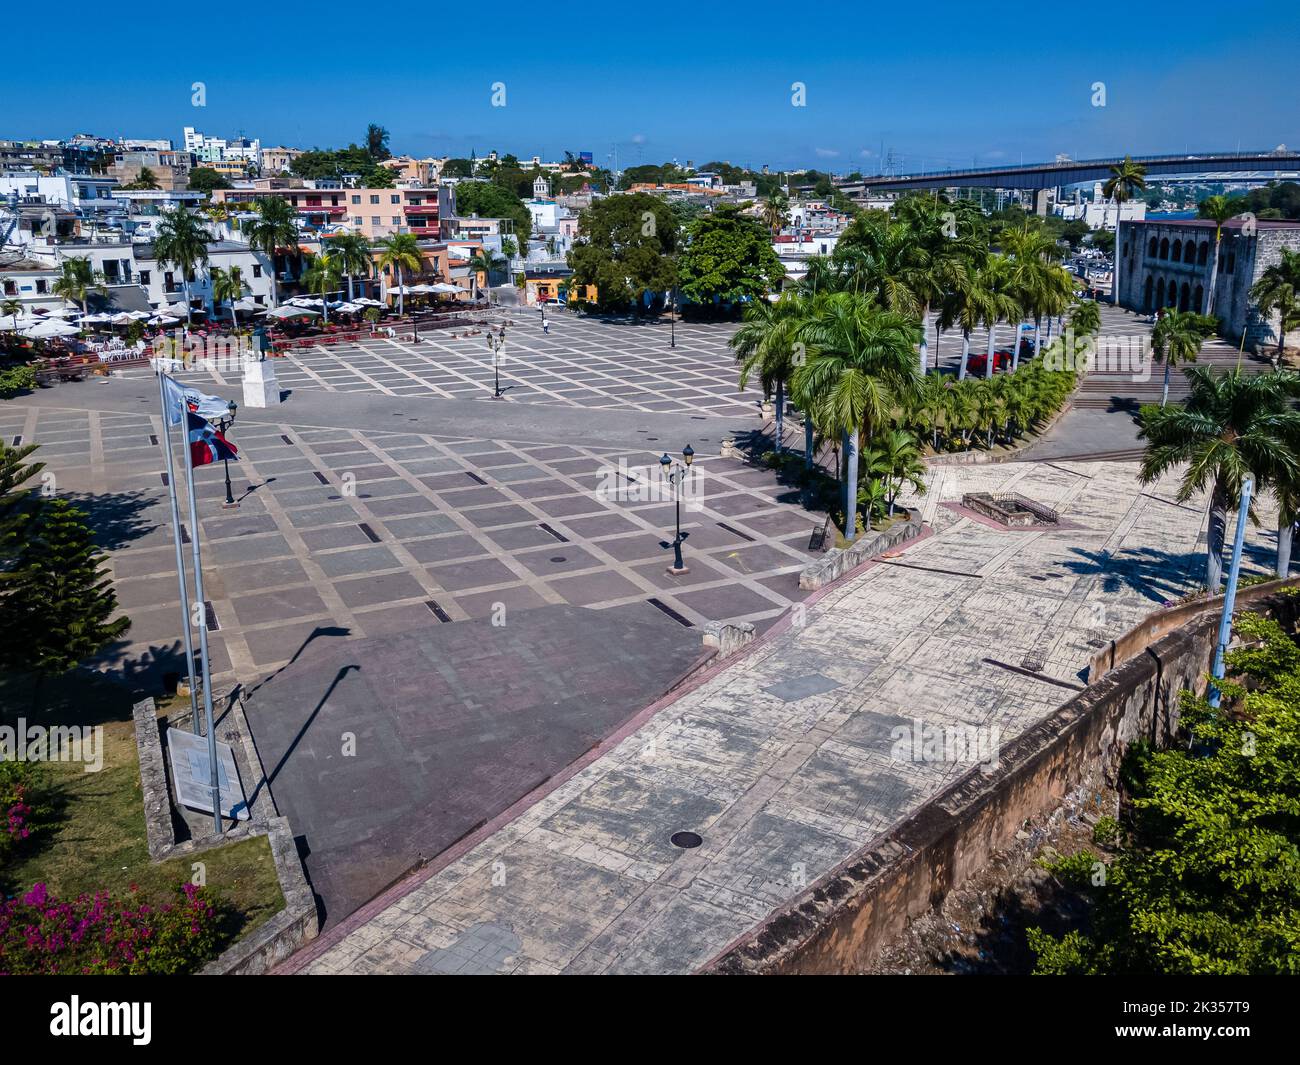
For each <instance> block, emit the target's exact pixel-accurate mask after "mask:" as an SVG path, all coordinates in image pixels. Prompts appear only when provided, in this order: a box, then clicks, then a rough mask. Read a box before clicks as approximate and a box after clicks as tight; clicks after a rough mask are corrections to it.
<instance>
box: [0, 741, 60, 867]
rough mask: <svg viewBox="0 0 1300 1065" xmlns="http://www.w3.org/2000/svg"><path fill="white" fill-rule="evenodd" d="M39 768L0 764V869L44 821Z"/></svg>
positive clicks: (43, 786)
mask: <svg viewBox="0 0 1300 1065" xmlns="http://www.w3.org/2000/svg"><path fill="white" fill-rule="evenodd" d="M43 768H44V767H43V766H41V765H40V764H39V763H36V762H20V761H0V866H2V865H4V862H5V859H6V858H8V857H9V856H10V855H11V854H13V853H14V852H16V851H17V850H18V849H19V847H21V846H22V845H23V844H24V843H26V841H27V840H29V839H30V838H31V837H32V836H33V835H34V834H35V833H38V832H39V831H40V830H41V829H42V828H43V827H44V826H45V822H46V820H47V819H48V818H47V815H48V814H49V809H48V806H47V803H46V801H45V800H46V794H45V793H46V782H45V779H44V776H43V774H42V770H43Z"/></svg>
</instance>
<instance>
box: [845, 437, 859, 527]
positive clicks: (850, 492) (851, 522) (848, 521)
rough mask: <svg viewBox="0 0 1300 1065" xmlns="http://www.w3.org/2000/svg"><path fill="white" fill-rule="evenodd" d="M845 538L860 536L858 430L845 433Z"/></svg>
mask: <svg viewBox="0 0 1300 1065" xmlns="http://www.w3.org/2000/svg"><path fill="white" fill-rule="evenodd" d="M844 466H845V469H844V539H845V540H846V541H847V542H849V543H853V541H854V540H856V539H857V536H858V430H857V426H854V427H853V429H851V430H849V431H847V432H845V434H844Z"/></svg>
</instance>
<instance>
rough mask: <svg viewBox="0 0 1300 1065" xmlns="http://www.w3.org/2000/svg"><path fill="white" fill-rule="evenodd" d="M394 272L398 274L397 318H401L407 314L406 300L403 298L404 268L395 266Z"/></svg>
mask: <svg viewBox="0 0 1300 1065" xmlns="http://www.w3.org/2000/svg"><path fill="white" fill-rule="evenodd" d="M393 270H394V271H395V272H396V274H397V317H398V318H400V317H402V315H404V314H405V313H406V300H405V299H403V297H402V288H403V286H402V268H401V267H400V266H394V267H393Z"/></svg>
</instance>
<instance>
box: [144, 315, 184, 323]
mask: <svg viewBox="0 0 1300 1065" xmlns="http://www.w3.org/2000/svg"><path fill="white" fill-rule="evenodd" d="M179 321H180V319H179V318H173V317H172V316H171V315H170V314H155V315H154V316H153V317H152V318H150V319H149V324H150V325H175V324H176V323H177V322H179Z"/></svg>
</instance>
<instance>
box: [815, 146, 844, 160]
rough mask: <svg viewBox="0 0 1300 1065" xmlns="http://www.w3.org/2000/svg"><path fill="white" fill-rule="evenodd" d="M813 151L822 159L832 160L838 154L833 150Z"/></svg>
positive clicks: (817, 149) (816, 149)
mask: <svg viewBox="0 0 1300 1065" xmlns="http://www.w3.org/2000/svg"><path fill="white" fill-rule="evenodd" d="M813 151H814V152H816V153H817V154H818V155H820V156H821V157H822V158H823V159H834V158H836V157H837V156H838V155H839V154H840V153H839V152H837V151H836V150H835V149H834V148H814V149H813Z"/></svg>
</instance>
